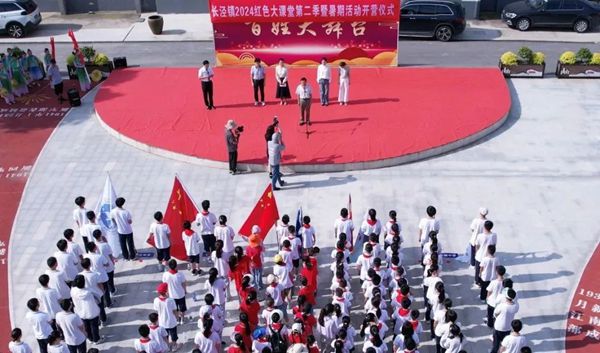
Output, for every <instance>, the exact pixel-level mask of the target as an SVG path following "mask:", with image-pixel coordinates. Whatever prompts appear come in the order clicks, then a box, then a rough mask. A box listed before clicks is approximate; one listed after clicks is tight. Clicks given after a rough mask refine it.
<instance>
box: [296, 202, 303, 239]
mask: <svg viewBox="0 0 600 353" xmlns="http://www.w3.org/2000/svg"><path fill="white" fill-rule="evenodd" d="M303 217H304V216H303V215H302V206H300V208H298V212H297V213H296V236H300V228H301V227H302V218H303ZM300 240H302V238H300ZM302 246H304V241H302Z"/></svg>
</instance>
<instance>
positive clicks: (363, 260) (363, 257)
mask: <svg viewBox="0 0 600 353" xmlns="http://www.w3.org/2000/svg"><path fill="white" fill-rule="evenodd" d="M374 260H375V258H374V257H373V246H372V245H371V244H365V246H364V250H363V252H362V254H360V255H359V256H358V259H357V260H356V267H358V270H359V273H360V275H359V277H360V284H361V285H362V284H363V282H364V281H366V280H367V272H368V271H369V269H370V268H371V267H373V261H374Z"/></svg>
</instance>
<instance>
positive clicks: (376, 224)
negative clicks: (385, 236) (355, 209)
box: [360, 208, 383, 242]
mask: <svg viewBox="0 0 600 353" xmlns="http://www.w3.org/2000/svg"><path fill="white" fill-rule="evenodd" d="M382 230H383V226H382V225H381V222H380V221H379V220H378V219H377V211H375V209H373V208H371V209H370V210H369V211H368V212H367V217H366V218H365V220H364V221H363V222H362V224H361V226H360V234H361V236H362V237H363V239H364V241H365V242H367V241H368V240H369V236H370V235H371V234H375V235H377V239H379V235H380V234H381V231H382Z"/></svg>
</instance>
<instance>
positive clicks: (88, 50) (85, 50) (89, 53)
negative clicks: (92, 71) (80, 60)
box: [81, 47, 96, 64]
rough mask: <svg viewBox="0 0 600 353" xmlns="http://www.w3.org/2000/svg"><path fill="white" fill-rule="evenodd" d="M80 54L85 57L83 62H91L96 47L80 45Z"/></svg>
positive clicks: (94, 55)
mask: <svg viewBox="0 0 600 353" xmlns="http://www.w3.org/2000/svg"><path fill="white" fill-rule="evenodd" d="M81 54H83V57H84V58H85V63H86V64H91V63H92V61H94V57H96V49H94V47H81Z"/></svg>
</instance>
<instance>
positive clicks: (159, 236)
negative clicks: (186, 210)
mask: <svg viewBox="0 0 600 353" xmlns="http://www.w3.org/2000/svg"><path fill="white" fill-rule="evenodd" d="M154 220H155V221H154V222H152V224H151V225H150V231H149V232H148V239H149V240H150V239H153V241H154V247H155V248H156V259H157V260H158V272H163V271H164V269H165V266H166V265H167V261H169V260H170V259H171V228H169V225H168V224H165V223H163V214H162V212H160V211H158V212H155V213H154Z"/></svg>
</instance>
